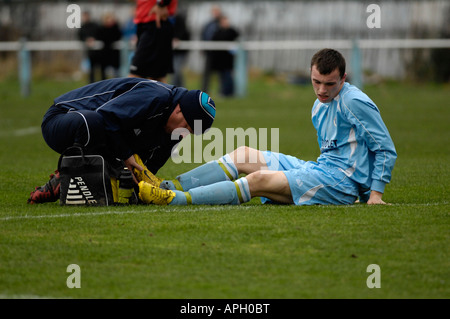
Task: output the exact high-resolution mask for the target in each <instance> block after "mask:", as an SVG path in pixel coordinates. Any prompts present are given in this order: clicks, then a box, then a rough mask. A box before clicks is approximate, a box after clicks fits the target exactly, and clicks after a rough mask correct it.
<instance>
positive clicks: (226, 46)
mask: <svg viewBox="0 0 450 319" xmlns="http://www.w3.org/2000/svg"><path fill="white" fill-rule="evenodd" d="M101 47H102V43H101V42H96V43H95V44H94V49H101ZM324 47H330V48H335V49H350V50H352V54H351V61H350V63H351V66H352V70H353V79H352V83H353V84H354V85H356V86H358V87H362V86H363V82H362V69H361V49H421V48H422V49H431V48H450V39H373V40H359V39H350V40H293V41H285V40H280V41H240V42H228V41H180V42H179V43H178V45H177V47H176V49H180V50H191V51H203V50H233V51H234V52H235V69H234V77H235V88H236V90H235V91H236V95H237V96H245V94H246V90H247V77H248V74H247V69H248V68H247V53H248V52H249V51H267V50H308V49H309V50H310V49H321V48H324ZM115 48H116V49H119V50H120V51H121V61H122V63H121V71H120V74H121V75H122V76H126V75H127V74H128V67H129V54H130V53H131V52H133V50H134V47H133V46H132V45H131V44H130V43H129V42H128V41H125V40H122V41H119V42H116V43H115ZM84 49H85V46H84V44H83V43H82V42H80V41H27V40H26V39H21V40H20V41H14V42H0V51H16V52H17V53H18V59H19V78H20V83H21V93H22V95H24V96H27V95H29V93H30V85H31V68H32V61H31V55H30V52H31V51H77V50H84Z"/></svg>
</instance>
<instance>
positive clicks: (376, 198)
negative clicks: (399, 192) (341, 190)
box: [367, 191, 386, 205]
mask: <svg viewBox="0 0 450 319" xmlns="http://www.w3.org/2000/svg"><path fill="white" fill-rule="evenodd" d="M382 197H383V193H380V192H377V191H371V192H370V198H369V200H368V201H367V204H368V205H386V203H385V202H384V201H383V200H382V199H381V198H382Z"/></svg>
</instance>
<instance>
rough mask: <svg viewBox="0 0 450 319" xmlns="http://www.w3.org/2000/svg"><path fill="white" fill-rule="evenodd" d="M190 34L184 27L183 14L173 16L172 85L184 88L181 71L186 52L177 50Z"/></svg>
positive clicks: (187, 39)
mask: <svg viewBox="0 0 450 319" xmlns="http://www.w3.org/2000/svg"><path fill="white" fill-rule="evenodd" d="M190 38H191V36H190V32H189V30H188V29H187V26H186V17H185V15H184V14H183V13H178V14H177V15H176V16H175V21H174V32H173V48H174V51H173V71H174V73H173V78H172V84H173V85H176V86H182V87H184V86H185V85H184V76H183V69H184V65H185V63H186V58H187V54H188V50H180V49H177V46H178V42H179V41H189V40H190Z"/></svg>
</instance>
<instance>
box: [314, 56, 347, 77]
mask: <svg viewBox="0 0 450 319" xmlns="http://www.w3.org/2000/svg"><path fill="white" fill-rule="evenodd" d="M314 65H315V66H316V68H317V70H318V71H319V72H320V74H330V73H331V72H333V71H334V70H336V68H337V69H339V74H340V76H341V78H342V77H343V76H344V74H345V59H344V57H343V56H342V54H341V53H339V52H338V51H336V50H333V49H322V50H320V51H318V52H316V54H314V55H313V57H312V59H311V69H312V67H313V66H314Z"/></svg>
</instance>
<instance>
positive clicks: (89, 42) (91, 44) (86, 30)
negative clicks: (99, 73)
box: [78, 11, 101, 83]
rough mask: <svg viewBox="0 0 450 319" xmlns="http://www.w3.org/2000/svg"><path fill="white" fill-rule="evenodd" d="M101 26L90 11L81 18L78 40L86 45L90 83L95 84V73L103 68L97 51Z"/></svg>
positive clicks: (85, 52)
mask: <svg viewBox="0 0 450 319" xmlns="http://www.w3.org/2000/svg"><path fill="white" fill-rule="evenodd" d="M98 29H99V25H98V23H96V22H94V21H93V20H92V18H91V14H90V12H88V11H85V12H83V14H82V17H81V28H80V29H79V30H78V39H79V40H80V41H83V43H84V52H83V54H84V59H83V60H84V61H86V60H87V63H86V64H88V69H89V82H90V83H93V82H95V73H96V70H97V69H100V68H101V61H100V59H99V52H97V51H96V50H94V49H95V41H96V36H97V33H98Z"/></svg>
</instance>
